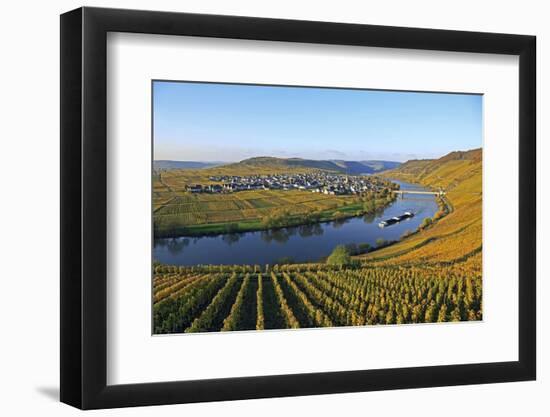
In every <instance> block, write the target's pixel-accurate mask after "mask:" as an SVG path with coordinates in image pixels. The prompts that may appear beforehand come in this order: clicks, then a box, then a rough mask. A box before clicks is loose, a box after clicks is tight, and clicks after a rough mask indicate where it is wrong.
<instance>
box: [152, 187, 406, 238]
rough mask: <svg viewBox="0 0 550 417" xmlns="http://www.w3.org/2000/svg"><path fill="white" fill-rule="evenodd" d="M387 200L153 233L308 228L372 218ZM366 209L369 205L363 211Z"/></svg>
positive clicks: (170, 234) (166, 235)
mask: <svg viewBox="0 0 550 417" xmlns="http://www.w3.org/2000/svg"><path fill="white" fill-rule="evenodd" d="M390 197H391V199H390V198H387V197H386V198H384V199H382V198H379V199H374V200H371V201H372V203H370V204H369V203H368V202H365V201H360V202H357V203H351V204H347V205H343V206H340V207H337V208H334V209H329V210H323V211H314V212H311V213H306V214H298V215H291V214H290V215H283V216H281V217H280V218H278V219H274V221H273V222H269V221H266V220H265V219H254V220H247V221H239V222H220V223H205V224H197V225H190V226H180V227H174V228H172V230H169V231H167V230H158V229H155V230H154V236H155V238H178V237H193V238H197V237H203V236H219V235H226V234H235V233H245V232H257V231H266V230H278V229H284V228H288V227H297V226H308V225H315V224H320V223H327V222H332V221H338V220H346V219H350V218H353V217H362V216H365V215H375V214H376V213H377V212H379V211H380V210H383V209H385V208H386V207H387V206H389V205H390V204H392V203H393V202H394V201H395V200H396V198H397V196H396V195H395V194H391V195H390ZM366 206H369V207H367V208H366Z"/></svg>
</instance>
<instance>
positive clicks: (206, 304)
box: [153, 264, 482, 334]
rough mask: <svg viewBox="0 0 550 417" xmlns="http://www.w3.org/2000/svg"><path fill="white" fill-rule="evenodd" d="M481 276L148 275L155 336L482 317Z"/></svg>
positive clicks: (315, 267)
mask: <svg viewBox="0 0 550 417" xmlns="http://www.w3.org/2000/svg"><path fill="white" fill-rule="evenodd" d="M481 288H482V287H481V276H480V275H479V274H472V273H471V271H470V270H469V269H468V268H464V267H463V266H462V265H451V266H445V267H437V268H434V267H428V268H425V267H421V268H419V267H412V266H400V267H382V268H378V267H377V268H372V267H368V266H363V267H359V268H334V267H330V266H328V265H325V264H302V265H283V266H276V267H274V268H273V269H270V268H267V269H263V270H261V269H260V267H259V266H207V267H173V266H164V265H160V266H157V267H156V268H155V278H154V295H155V300H156V302H155V303H154V307H153V310H154V332H155V334H164V333H181V332H186V333H193V332H216V331H228V330H255V329H257V330H263V329H285V328H287V329H290V328H305V327H336V326H362V325H375V324H404V323H431V322H448V321H463V320H480V319H481V311H482V304H481V303H482V301H481Z"/></svg>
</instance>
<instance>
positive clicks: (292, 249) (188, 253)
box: [153, 180, 438, 265]
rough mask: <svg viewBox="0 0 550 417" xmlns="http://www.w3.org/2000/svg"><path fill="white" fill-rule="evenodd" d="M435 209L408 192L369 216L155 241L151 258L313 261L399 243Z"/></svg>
mask: <svg viewBox="0 0 550 417" xmlns="http://www.w3.org/2000/svg"><path fill="white" fill-rule="evenodd" d="M394 182H396V183H398V184H400V186H401V190H404V191H406V190H410V191H413V190H414V191H424V190H426V188H424V187H422V186H419V185H416V184H410V183H406V182H402V181H395V180H394ZM437 210H438V206H437V202H436V199H435V196H433V195H426V194H424V195H422V194H407V193H404V194H403V198H401V197H398V198H397V199H396V200H395V201H394V202H393V203H392V204H391V205H389V206H388V207H386V208H385V209H383V210H381V211H380V212H379V213H377V214H376V215H371V216H364V217H353V218H350V219H346V220H343V221H333V222H327V223H319V224H314V225H306V226H296V227H288V228H284V229H278V230H267V231H257V232H246V233H235V234H229V235H219V236H203V237H178V238H161V239H155V241H154V247H153V259H154V260H156V261H159V262H161V263H164V264H170V265H197V264H229V265H234V264H252V265H254V264H258V265H264V264H269V263H275V262H277V261H278V260H280V259H282V258H291V259H292V260H293V261H295V262H313V261H318V260H319V259H320V258H322V257H326V256H328V255H329V254H330V253H331V252H332V250H333V249H334V248H335V247H336V246H337V245H342V244H349V243H356V244H360V243H368V244H370V245H371V246H375V245H376V241H377V240H378V239H384V240H387V241H390V240H397V239H399V238H400V237H401V236H402V235H403V233H404V232H406V231H407V230H409V231H414V230H416V229H417V228H418V226H419V225H420V223H421V222H422V220H423V219H424V218H426V217H433V215H434V214H435V213H436V212H437ZM405 211H411V212H413V213H415V216H414V217H412V218H410V219H407V220H404V221H402V222H400V223H397V224H394V225H391V226H387V227H384V228H380V227H379V226H378V223H379V222H380V221H381V220H385V219H388V218H390V217H393V216H399V215H401V214H403V213H404V212H405Z"/></svg>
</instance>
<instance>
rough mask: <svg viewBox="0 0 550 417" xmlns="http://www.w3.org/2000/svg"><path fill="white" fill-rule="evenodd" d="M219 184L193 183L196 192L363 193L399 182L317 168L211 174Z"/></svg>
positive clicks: (190, 190) (213, 180) (192, 190)
mask: <svg viewBox="0 0 550 417" xmlns="http://www.w3.org/2000/svg"><path fill="white" fill-rule="evenodd" d="M209 180H210V181H212V182H216V183H217V184H209V185H201V184H193V185H189V186H188V187H187V191H189V192H192V193H231V192H238V191H246V190H303V191H311V192H313V193H323V194H327V195H352V194H363V193H367V192H372V191H381V190H383V189H388V188H390V189H393V188H395V187H397V185H395V184H392V183H391V182H389V181H387V180H384V179H381V178H379V177H374V176H357V175H343V174H332V173H327V172H314V173H304V174H273V175H253V176H229V175H223V176H211V177H210V178H209Z"/></svg>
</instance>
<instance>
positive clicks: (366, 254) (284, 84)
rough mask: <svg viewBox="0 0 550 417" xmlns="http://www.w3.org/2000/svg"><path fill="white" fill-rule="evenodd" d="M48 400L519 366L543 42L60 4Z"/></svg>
mask: <svg viewBox="0 0 550 417" xmlns="http://www.w3.org/2000/svg"><path fill="white" fill-rule="evenodd" d="M61 102H62V104H61V117H62V118H61V191H62V193H61V220H62V222H61V223H62V225H61V400H62V401H63V402H65V403H68V404H71V405H73V406H76V407H79V408H83V409H90V408H110V407H123V406H138V405H155V404H172V403H188V402H200V401H217V400H232V399H247V398H263V397H276V396H296V395H312V394H324V393H340V392H353V391H370V390H385V389H398V388H420V387H433V386H445V385H461V384H479V383H494V382H505V381H523V380H532V379H535V374H536V352H535V336H536V335H535V327H536V317H535V245H536V241H535V235H536V233H535V230H536V224H535V201H536V196H535V152H536V150H535V102H536V100H535V38H534V37H532V36H525V35H508V34H491V33H474V32H458V31H445V30H431V29H414V28H397V27H383V26H371V25H356V24H340V23H327V22H310V21H292V20H277V19H264V18H251V17H236V16H214V15H197V14H185V13H168V12H149V11H135V10H115V9H99V8H81V9H77V10H74V11H71V12H68V13H66V14H64V15H62V16H61Z"/></svg>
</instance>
